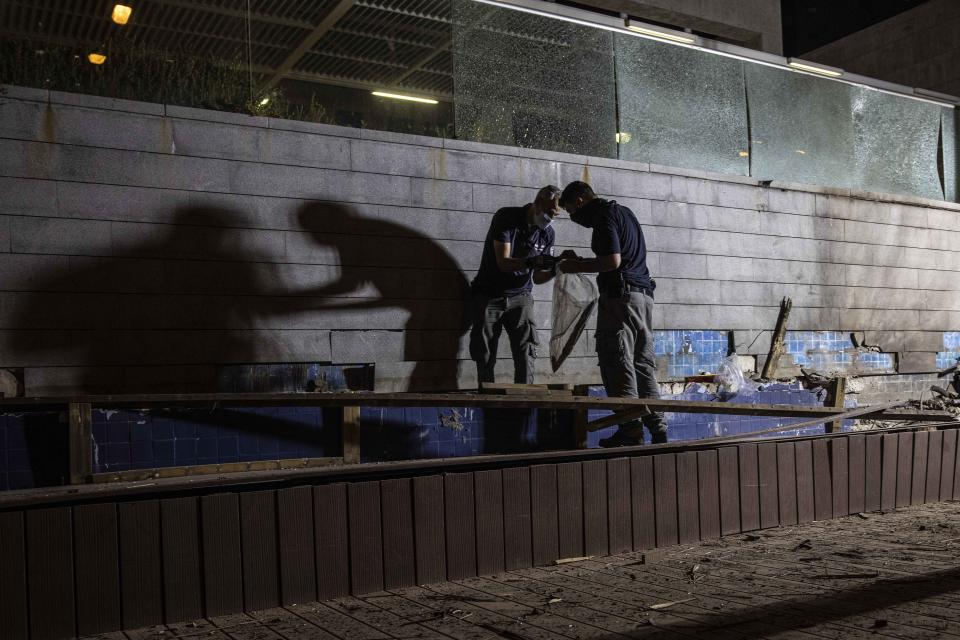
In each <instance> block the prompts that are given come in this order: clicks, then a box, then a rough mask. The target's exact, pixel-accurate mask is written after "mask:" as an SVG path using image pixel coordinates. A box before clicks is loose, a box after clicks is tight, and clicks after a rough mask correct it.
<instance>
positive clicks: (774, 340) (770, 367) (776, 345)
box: [744, 298, 793, 530]
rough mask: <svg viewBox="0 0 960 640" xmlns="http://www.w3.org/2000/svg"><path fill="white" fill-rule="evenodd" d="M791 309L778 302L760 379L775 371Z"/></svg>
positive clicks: (786, 302)
mask: <svg viewBox="0 0 960 640" xmlns="http://www.w3.org/2000/svg"><path fill="white" fill-rule="evenodd" d="M792 308H793V300H791V299H790V298H784V299H783V300H781V301H780V313H779V314H778V315H777V324H776V326H775V327H774V329H773V336H772V337H771V338H770V351H769V353H767V359H766V361H765V362H764V364H763V371H762V372H761V377H763V378H764V379H767V380H769V379H770V378H772V377H773V375H774V373H775V372H776V370H777V363H778V362H779V361H780V356H781V355H782V354H783V349H784V346H783V343H784V337H785V336H786V335H787V322H788V321H789V319H790V309H792ZM744 530H746V528H744Z"/></svg>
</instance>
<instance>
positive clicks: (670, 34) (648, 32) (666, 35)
mask: <svg viewBox="0 0 960 640" xmlns="http://www.w3.org/2000/svg"><path fill="white" fill-rule="evenodd" d="M624 24H625V25H626V27H627V29H630V31H636V32H637V33H642V34H643V35H645V36H650V37H651V38H659V39H660V40H669V41H670V42H681V43H683V44H693V43H694V42H696V41H697V39H696V38H694V37H693V36H687V35H680V34H679V33H678V32H674V31H661V30H660V29H652V28H650V27H647V26H640V25H637V24H631V23H630V18H625V19H624Z"/></svg>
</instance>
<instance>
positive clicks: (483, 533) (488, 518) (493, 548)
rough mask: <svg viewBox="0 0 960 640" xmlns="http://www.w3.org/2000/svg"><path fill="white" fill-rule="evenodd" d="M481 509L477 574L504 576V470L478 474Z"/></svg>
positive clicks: (478, 515) (476, 482) (476, 486)
mask: <svg viewBox="0 0 960 640" xmlns="http://www.w3.org/2000/svg"><path fill="white" fill-rule="evenodd" d="M474 493H475V495H476V509H477V516H476V521H477V574H478V575H481V576H485V575H492V574H495V573H503V572H504V569H505V566H506V565H505V560H504V558H505V553H504V543H503V473H502V472H501V471H500V469H491V470H489V471H477V472H475V473H474Z"/></svg>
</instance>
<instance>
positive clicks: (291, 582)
mask: <svg viewBox="0 0 960 640" xmlns="http://www.w3.org/2000/svg"><path fill="white" fill-rule="evenodd" d="M277 516H278V517H277V539H278V541H279V543H280V550H279V554H280V602H281V603H282V604H283V606H285V607H289V606H291V605H295V604H302V603H304V602H313V601H315V600H316V599H317V569H316V543H315V541H314V539H313V536H314V525H313V490H312V489H311V488H310V487H291V488H289V489H280V490H278V491H277Z"/></svg>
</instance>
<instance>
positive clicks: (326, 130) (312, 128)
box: [267, 118, 360, 139]
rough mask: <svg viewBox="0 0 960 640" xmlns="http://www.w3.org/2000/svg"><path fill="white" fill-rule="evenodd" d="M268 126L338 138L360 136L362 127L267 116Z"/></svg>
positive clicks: (278, 129) (281, 129)
mask: <svg viewBox="0 0 960 640" xmlns="http://www.w3.org/2000/svg"><path fill="white" fill-rule="evenodd" d="M267 127H268V128H269V129H275V130H277V131H295V132H297V133H310V134H314V135H321V136H335V137H338V138H357V139H359V138H360V129H356V128H354V127H341V126H339V125H335V124H324V123H322V122H304V121H302V120H283V119H280V118H267Z"/></svg>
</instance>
